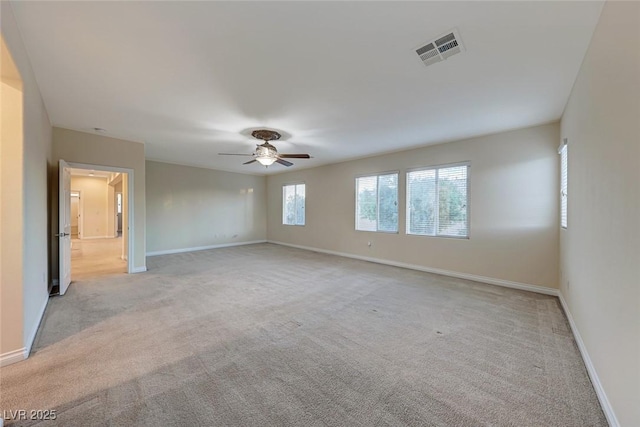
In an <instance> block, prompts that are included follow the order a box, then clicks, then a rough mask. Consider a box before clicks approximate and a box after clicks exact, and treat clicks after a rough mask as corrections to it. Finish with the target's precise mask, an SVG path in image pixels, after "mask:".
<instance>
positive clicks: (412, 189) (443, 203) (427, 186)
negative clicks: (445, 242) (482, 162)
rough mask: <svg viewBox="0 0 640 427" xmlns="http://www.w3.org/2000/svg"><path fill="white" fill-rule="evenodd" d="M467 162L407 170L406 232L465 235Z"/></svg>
mask: <svg viewBox="0 0 640 427" xmlns="http://www.w3.org/2000/svg"><path fill="white" fill-rule="evenodd" d="M468 177H469V164H468V163H467V164H462V165H455V166H446V167H434V168H428V169H421V170H415V171H411V172H407V234H418V235H424V236H443V237H468V236H469V222H468V216H469V203H468V190H469V181H468Z"/></svg>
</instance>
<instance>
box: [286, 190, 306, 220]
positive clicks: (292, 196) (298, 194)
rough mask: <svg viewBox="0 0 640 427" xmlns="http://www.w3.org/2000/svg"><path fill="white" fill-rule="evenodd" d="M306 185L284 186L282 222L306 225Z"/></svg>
mask: <svg viewBox="0 0 640 427" xmlns="http://www.w3.org/2000/svg"><path fill="white" fill-rule="evenodd" d="M304 199H305V185H304V184H292V185H283V186H282V223H283V224H285V225H304Z"/></svg>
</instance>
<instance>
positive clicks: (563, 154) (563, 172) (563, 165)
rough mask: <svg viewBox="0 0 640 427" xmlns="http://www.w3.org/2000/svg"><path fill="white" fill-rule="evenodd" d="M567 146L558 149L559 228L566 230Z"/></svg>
mask: <svg viewBox="0 0 640 427" xmlns="http://www.w3.org/2000/svg"><path fill="white" fill-rule="evenodd" d="M567 150H568V149H567V144H566V143H565V144H563V145H562V147H561V148H560V226H561V227H562V228H567V178H568V176H567V172H568V171H567V166H568V165H567V155H568V152H567Z"/></svg>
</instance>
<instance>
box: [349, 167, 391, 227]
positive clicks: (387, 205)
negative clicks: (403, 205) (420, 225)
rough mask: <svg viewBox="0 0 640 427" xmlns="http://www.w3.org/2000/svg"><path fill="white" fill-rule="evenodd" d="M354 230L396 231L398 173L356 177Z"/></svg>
mask: <svg viewBox="0 0 640 427" xmlns="http://www.w3.org/2000/svg"><path fill="white" fill-rule="evenodd" d="M356 230H361V231H384V232H391V233H395V232H397V231H398V174H397V173H392V174H384V175H372V176H363V177H359V178H356Z"/></svg>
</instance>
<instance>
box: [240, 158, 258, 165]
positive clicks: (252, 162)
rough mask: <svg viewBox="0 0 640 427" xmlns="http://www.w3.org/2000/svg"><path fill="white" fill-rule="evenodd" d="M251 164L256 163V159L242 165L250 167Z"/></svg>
mask: <svg viewBox="0 0 640 427" xmlns="http://www.w3.org/2000/svg"><path fill="white" fill-rule="evenodd" d="M253 162H257V160H256V159H253V160H249V161H248V162H244V163H243V165H250V164H251V163H253Z"/></svg>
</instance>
